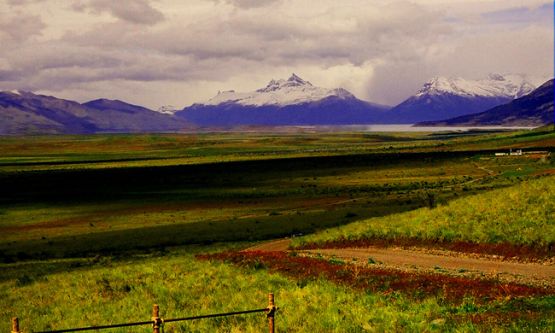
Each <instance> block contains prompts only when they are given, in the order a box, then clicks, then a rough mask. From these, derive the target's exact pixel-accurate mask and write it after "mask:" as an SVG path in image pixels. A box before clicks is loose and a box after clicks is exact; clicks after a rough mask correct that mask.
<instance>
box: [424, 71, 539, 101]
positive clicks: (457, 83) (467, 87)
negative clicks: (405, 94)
mask: <svg viewBox="0 0 555 333" xmlns="http://www.w3.org/2000/svg"><path fill="white" fill-rule="evenodd" d="M533 81H534V80H532V79H529V78H528V77H526V76H525V75H520V74H507V75H501V74H490V75H489V77H488V78H486V79H481V80H467V79H463V78H459V77H457V78H446V77H435V78H433V79H432V80H430V81H429V82H427V83H425V84H424V86H423V87H422V88H421V89H420V90H419V91H418V92H417V93H416V96H417V97H420V96H429V95H443V94H453V95H458V96H468V97H473V96H474V97H508V98H518V97H521V96H524V95H526V94H528V93H530V92H532V90H534V89H535V88H536V84H534V83H533Z"/></svg>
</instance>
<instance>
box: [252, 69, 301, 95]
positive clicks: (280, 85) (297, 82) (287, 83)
mask: <svg viewBox="0 0 555 333" xmlns="http://www.w3.org/2000/svg"><path fill="white" fill-rule="evenodd" d="M303 86H310V87H312V83H310V82H308V81H305V80H303V79H301V78H300V77H299V76H297V75H296V74H295V73H293V74H291V76H290V77H289V78H288V79H287V80H284V79H279V80H274V79H272V80H270V82H269V83H268V84H267V85H266V87H264V88H262V89H258V90H257V92H271V91H276V90H280V89H284V88H289V87H303Z"/></svg>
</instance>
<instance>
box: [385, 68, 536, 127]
mask: <svg viewBox="0 0 555 333" xmlns="http://www.w3.org/2000/svg"><path fill="white" fill-rule="evenodd" d="M535 88H536V86H535V85H534V84H533V83H531V82H530V81H528V80H527V78H526V77H525V76H524V75H514V74H513V75H500V74H490V76H489V77H488V78H487V79H482V80H466V79H462V78H445V77H436V78H433V79H432V80H430V81H429V82H427V83H425V84H424V86H423V87H422V88H421V89H420V90H419V91H418V92H417V93H416V94H415V95H413V96H411V97H409V98H408V99H406V100H405V101H403V102H402V103H400V104H399V105H397V106H396V107H394V108H393V109H392V110H391V112H390V113H389V114H388V118H387V121H388V122H390V123H409V124H412V123H415V122H420V121H430V120H441V119H447V118H452V117H456V116H461V115H465V114H471V113H476V112H480V111H484V110H487V109H490V108H492V107H494V106H497V105H501V104H505V103H507V102H509V101H511V100H513V99H515V98H518V97H521V96H524V95H526V94H528V93H530V92H531V91H532V90H534V89H535Z"/></svg>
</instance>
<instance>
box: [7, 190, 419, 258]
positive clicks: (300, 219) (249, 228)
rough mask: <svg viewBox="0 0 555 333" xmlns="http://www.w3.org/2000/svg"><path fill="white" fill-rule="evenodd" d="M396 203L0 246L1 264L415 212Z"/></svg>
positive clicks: (303, 229) (269, 234)
mask: <svg viewBox="0 0 555 333" xmlns="http://www.w3.org/2000/svg"><path fill="white" fill-rule="evenodd" d="M415 207H416V206H415V205H414V204H413V205H406V204H404V203H403V202H400V201H397V200H389V201H387V200H384V201H383V202H382V204H381V205H375V206H372V207H367V205H365V204H362V203H360V204H357V205H356V206H354V207H353V206H350V207H342V208H337V209H333V210H322V211H316V212H309V213H302V212H299V213H298V214H291V215H268V216H262V217H257V218H245V219H231V220H228V221H223V222H222V221H217V222H212V221H202V222H196V223H186V224H172V225H162V226H146V227H142V228H134V229H125V230H115V231H106V232H94V233H87V234H78V235H75V236H58V237H52V238H45V239H30V240H24V241H11V242H4V243H0V261H4V262H12V261H19V260H25V259H37V258H39V259H40V258H52V257H77V256H83V255H85V256H87V255H88V256H94V255H97V254H117V253H123V252H127V251H133V250H150V249H153V248H154V249H155V248H160V247H165V246H174V245H185V244H209V243H213V242H230V241H233V242H236V241H255V240H264V239H272V238H278V237H285V236H291V235H293V234H299V233H303V234H305V233H310V232H314V231H315V230H320V229H324V228H329V227H332V226H337V225H341V224H345V223H350V222H353V221H355V220H357V219H364V218H369V217H373V216H384V215H388V214H392V213H397V212H402V211H406V210H410V209H414V208H415Z"/></svg>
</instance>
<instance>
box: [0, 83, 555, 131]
mask: <svg viewBox="0 0 555 333" xmlns="http://www.w3.org/2000/svg"><path fill="white" fill-rule="evenodd" d="M551 82H552V81H551ZM551 84H552V83H551ZM544 86H545V85H544ZM544 86H542V87H543V89H546V88H545V87H544ZM534 88H535V85H534V84H533V83H531V82H530V81H529V80H528V79H527V78H526V77H525V76H522V75H490V77H489V78H487V79H483V80H474V81H473V80H465V79H461V78H443V77H438V78H434V79H432V80H430V81H429V82H427V83H425V84H424V85H423V86H422V88H421V89H419V90H418V91H417V92H416V94H414V95H413V96H410V97H409V98H407V99H406V100H405V101H403V102H402V103H400V104H399V105H397V106H395V107H393V108H391V107H388V106H384V105H379V104H375V103H371V102H367V101H364V100H361V99H358V98H356V97H355V96H354V95H353V94H351V93H350V92H349V91H347V90H345V89H342V88H336V89H326V88H321V87H317V86H314V85H313V84H312V83H310V82H309V81H305V80H303V79H302V78H300V77H299V76H297V75H295V74H292V75H291V76H290V77H289V78H288V79H286V80H285V79H280V80H271V81H270V82H269V83H268V84H267V85H266V86H265V87H262V88H260V89H257V90H255V91H252V92H235V91H233V90H230V91H223V92H219V93H218V94H217V95H216V96H214V97H213V98H211V99H209V100H208V101H206V102H204V103H196V104H193V105H191V106H189V107H185V108H183V109H181V110H178V109H177V108H175V107H172V106H164V107H161V108H160V109H158V112H157V111H153V110H150V109H148V108H145V107H142V106H138V105H133V104H129V103H126V102H123V101H119V100H108V99H97V100H93V101H89V102H86V103H78V102H75V101H70V100H65V99H60V98H56V97H52V96H44V95H39V94H34V93H31V92H24V91H4V92H0V134H33V133H45V134H56V133H75V134H79V133H106V132H115V133H126V132H174V131H179V130H182V129H184V128H187V129H191V128H198V127H210V128H214V127H218V128H221V127H233V126H238V125H262V126H276V125H347V124H395V123H405V124H406V123H408V124H410V123H416V122H423V121H424V122H426V123H424V124H426V125H433V124H434V123H433V121H438V120H444V119H450V118H452V117H458V116H461V115H463V116H468V115H469V114H473V113H480V112H484V111H485V110H488V109H490V108H492V107H497V106H499V107H500V108H499V109H494V110H492V111H491V112H490V113H488V116H486V115H483V116H480V117H478V118H472V117H471V116H468V117H467V118H464V117H463V118H460V119H459V118H456V120H447V121H444V122H443V124H455V122H459V123H460V122H461V121H462V122H463V123H465V124H472V125H473V126H474V125H481V124H483V125H485V124H486V123H487V124H494V123H495V124H497V123H499V124H504V125H506V124H510V125H511V126H516V125H523V124H525V125H528V124H534V125H535V124H539V123H540V122H547V121H548V118H549V117H547V116H546V115H547V114H548V113H549V108H547V109H546V108H542V109H541V110H540V109H534V105H535V104H534V103H535V102H533V101H535V100H537V99H540V100H541V101H543V99H542V98H544V97H541V96H544V95H541V94H530V93H531V92H532V91H533V90H534ZM546 91H547V90H546ZM551 93H552V91H551ZM527 94H529V95H527ZM515 98H516V99H515ZM523 98H524V102H522V101H521V100H522V99H523ZM551 100H552V99H551ZM511 102H514V104H511ZM505 103H509V104H508V105H512V106H505V107H504V108H501V106H500V105H504V104H505ZM519 103H520V104H519ZM522 103H524V104H522ZM538 103H540V104H541V103H543V102H540V101H538ZM523 105H526V106H523ZM542 105H543V104H542ZM507 108H508V109H507ZM519 108H520V109H519ZM517 109H519V110H521V109H522V110H521V111H519V112H520V113H519V115H517V116H514V117H513V118H511V119H509V118H510V117H509V116H508V113H507V112H509V111H501V110H512V111H511V112H516V111H515V110H517ZM551 110H552V104H551ZM503 112H505V113H503ZM539 113H541V115H539ZM496 118H498V119H501V118H503V119H505V120H504V121H501V122H500V121H498V122H497V123H496V120H495V119H496ZM550 119H551V120H549V121H552V118H550ZM430 121H432V122H430ZM437 124H439V122H438V123H437ZM461 124H462V123H461Z"/></svg>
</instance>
